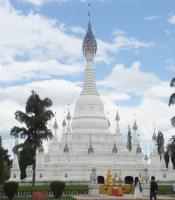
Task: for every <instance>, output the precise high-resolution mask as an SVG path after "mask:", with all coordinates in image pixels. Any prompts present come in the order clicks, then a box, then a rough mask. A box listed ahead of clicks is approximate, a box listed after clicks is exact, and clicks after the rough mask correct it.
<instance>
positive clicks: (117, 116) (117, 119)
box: [115, 110, 120, 122]
mask: <svg viewBox="0 0 175 200" xmlns="http://www.w3.org/2000/svg"><path fill="white" fill-rule="evenodd" d="M115 120H116V121H118V122H119V121H120V115H119V113H118V110H117V114H116V117H115Z"/></svg>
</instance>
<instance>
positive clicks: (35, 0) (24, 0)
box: [19, 0, 67, 6]
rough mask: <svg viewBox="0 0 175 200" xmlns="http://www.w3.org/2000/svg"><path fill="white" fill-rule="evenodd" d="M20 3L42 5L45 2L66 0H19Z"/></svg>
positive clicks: (62, 0)
mask: <svg viewBox="0 0 175 200" xmlns="http://www.w3.org/2000/svg"><path fill="white" fill-rule="evenodd" d="M19 1H21V2H22V3H31V4H33V5H35V6H43V5H44V4H46V3H53V2H57V3H59V2H65V1H67V0H19Z"/></svg>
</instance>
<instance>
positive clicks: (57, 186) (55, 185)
mask: <svg viewBox="0 0 175 200" xmlns="http://www.w3.org/2000/svg"><path fill="white" fill-rule="evenodd" d="M50 188H51V190H52V192H53V194H54V196H55V198H60V197H61V196H62V194H63V192H64V188H65V182H63V181H52V182H51V183H50Z"/></svg>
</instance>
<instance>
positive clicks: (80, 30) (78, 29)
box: [70, 26, 86, 34]
mask: <svg viewBox="0 0 175 200" xmlns="http://www.w3.org/2000/svg"><path fill="white" fill-rule="evenodd" d="M70 30H71V31H72V32H73V33H83V34H85V33H86V31H85V29H83V28H82V27H81V26H72V27H71V28H70Z"/></svg>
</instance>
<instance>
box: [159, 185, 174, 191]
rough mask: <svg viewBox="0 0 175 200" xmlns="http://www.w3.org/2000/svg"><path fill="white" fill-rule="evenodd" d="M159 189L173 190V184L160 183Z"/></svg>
mask: <svg viewBox="0 0 175 200" xmlns="http://www.w3.org/2000/svg"><path fill="white" fill-rule="evenodd" d="M158 190H159V191H173V186H172V185H159V186H158Z"/></svg>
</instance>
